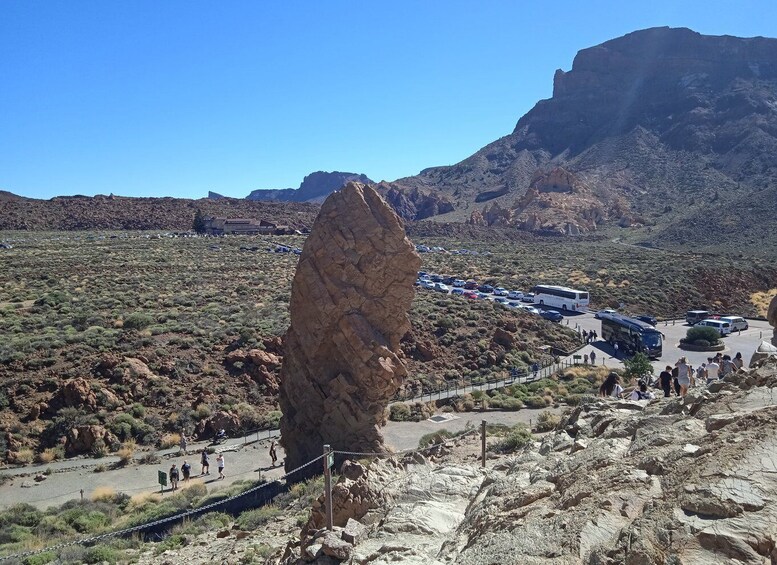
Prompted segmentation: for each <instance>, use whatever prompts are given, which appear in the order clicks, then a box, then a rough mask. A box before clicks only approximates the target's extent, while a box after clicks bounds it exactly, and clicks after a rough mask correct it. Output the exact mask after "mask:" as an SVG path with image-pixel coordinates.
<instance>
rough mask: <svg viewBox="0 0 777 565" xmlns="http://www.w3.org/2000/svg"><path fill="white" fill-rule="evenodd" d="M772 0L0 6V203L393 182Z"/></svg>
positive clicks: (746, 25)
mask: <svg viewBox="0 0 777 565" xmlns="http://www.w3.org/2000/svg"><path fill="white" fill-rule="evenodd" d="M775 22H777V2H774V0H768V1H766V0H757V1H755V0H752V1H747V0H742V1H739V2H730V1H729V2H721V1H717V0H708V1H704V2H690V1H689V2H683V1H681V0H673V1H664V0H654V1H652V2H649V3H648V2H623V1H619V2H609V1H595V0H589V1H587V2H580V1H579V0H577V1H566V0H563V1H556V2H521V1H519V0H515V1H512V2H507V1H487V0H484V1H482V2H473V1H470V2H459V1H456V0H419V1H415V2H410V1H401V0H393V1H391V2H368V1H362V2H356V1H353V2H340V1H336V0H332V1H326V2H322V1H315V2H314V1H310V2H305V1H291V2H281V1H277V2H274V1H270V0H268V1H251V2H197V1H186V2H183V1H181V2H178V1H170V0H166V1H163V2H159V1H153V2H151V1H148V2H143V1H133V2H104V1H93V2H86V1H77V0H72V1H68V2H40V1H32V0H18V1H17V0H3V1H2V2H0V77H1V78H2V83H1V84H2V86H0V190H9V191H11V192H14V193H17V194H21V195H24V196H30V197H35V198H50V197H52V196H56V195H61V194H87V195H93V194H108V193H114V194H120V195H125V196H178V197H187V198H199V197H203V196H205V195H206V194H207V191H208V190H213V191H216V192H220V193H222V194H225V195H228V196H235V197H243V196H245V195H247V194H248V193H249V192H250V191H251V190H253V189H256V188H286V187H296V186H298V185H299V183H300V181H301V180H302V178H303V177H304V176H305V175H306V174H308V173H310V172H313V171H316V170H327V171H331V170H341V171H351V172H359V173H365V174H367V175H368V176H370V177H371V178H373V179H375V180H382V179H385V180H394V179H396V178H400V177H403V176H408V175H413V174H416V173H418V172H419V171H420V170H421V169H423V168H425V167H429V166H435V165H446V164H453V163H456V162H458V161H460V160H461V159H463V158H465V157H467V156H468V155H471V154H472V153H474V152H475V151H477V150H478V149H479V148H481V147H482V146H483V145H486V144H487V143H489V142H491V141H493V140H495V139H497V138H499V137H501V136H503V135H506V134H508V133H510V131H512V129H513V127H514V126H515V122H516V121H517V120H518V118H519V117H520V116H521V115H523V114H524V113H526V112H527V111H528V110H529V109H531V107H532V106H533V105H534V104H535V103H536V102H537V101H538V100H540V99H542V98H548V97H550V96H551V94H552V83H553V73H554V71H555V70H556V69H557V68H562V69H564V70H568V69H569V68H571V66H572V60H573V58H574V55H575V53H576V52H577V51H578V50H580V49H583V48H586V47H590V46H592V45H596V44H598V43H601V42H603V41H606V40H608V39H612V38H614V37H618V36H621V35H624V34H626V33H628V32H631V31H634V30H637V29H643V28H647V27H653V26H660V25H669V26H673V27H681V26H682V27H690V28H692V29H694V30H696V31H699V32H701V33H706V34H713V35H722V34H728V35H738V36H744V37H750V36H757V35H763V36H772V37H774V36H776V35H777V28H775V26H774V24H775Z"/></svg>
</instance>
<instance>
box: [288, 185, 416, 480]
mask: <svg viewBox="0 0 777 565" xmlns="http://www.w3.org/2000/svg"><path fill="white" fill-rule="evenodd" d="M420 265H421V260H420V258H419V257H418V255H417V254H416V252H415V250H414V248H413V245H412V244H411V242H410V240H408V239H407V237H406V235H405V230H404V228H403V226H402V223H401V222H400V220H399V218H398V217H397V215H396V214H395V213H394V212H393V211H392V210H391V208H390V207H389V206H388V205H387V204H386V202H385V201H384V200H383V199H382V198H381V197H380V196H379V195H378V194H377V193H376V192H375V191H374V190H373V189H372V188H370V187H368V186H366V185H363V184H359V183H354V182H351V183H348V185H346V186H345V188H343V189H342V190H340V191H338V192H334V193H332V194H331V195H330V196H329V197H328V198H327V199H326V201H325V202H324V204H323V206H322V207H321V211H320V213H319V215H318V218H317V219H316V221H315V223H314V225H313V229H312V231H311V234H310V236H309V237H308V239H307V242H306V243H305V246H304V248H303V250H302V255H301V257H300V261H299V265H298V266H297V272H296V274H295V275H294V281H293V283H292V289H291V303H290V315H291V326H290V327H289V330H288V332H287V333H286V337H285V341H284V350H285V354H284V358H283V367H282V369H281V387H280V405H281V410H282V411H283V418H282V419H281V434H282V443H283V446H284V448H285V450H286V454H287V458H286V469H287V471H289V470H292V469H294V468H296V467H297V466H299V465H301V464H303V463H306V462H307V461H309V460H311V459H313V458H315V457H316V456H318V455H320V454H321V453H322V446H323V445H324V444H330V445H331V446H332V447H333V448H334V449H337V450H344V451H357V452H364V451H366V452H383V451H385V447H384V445H383V435H382V434H381V432H380V427H381V426H382V425H383V424H384V423H385V410H386V406H387V404H388V401H389V399H390V398H391V397H392V396H393V395H394V393H395V392H396V391H397V389H398V388H399V387H400V385H401V383H402V380H403V379H404V378H405V376H406V370H405V367H404V364H403V363H402V360H401V358H400V357H399V355H401V353H400V348H399V341H400V339H401V338H402V337H403V336H404V335H405V333H406V332H407V331H408V330H409V328H410V322H409V319H408V317H407V312H408V310H409V308H410V303H411V302H412V300H413V295H414V289H413V282H414V281H415V278H416V275H417V272H418V268H419V267H420Z"/></svg>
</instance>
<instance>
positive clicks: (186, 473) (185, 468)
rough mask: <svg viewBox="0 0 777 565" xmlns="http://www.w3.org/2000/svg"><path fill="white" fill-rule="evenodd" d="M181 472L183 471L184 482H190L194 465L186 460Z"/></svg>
mask: <svg viewBox="0 0 777 565" xmlns="http://www.w3.org/2000/svg"><path fill="white" fill-rule="evenodd" d="M181 473H183V482H185V483H188V482H189V476H190V475H191V473H192V466H191V465H189V462H188V461H184V462H183V465H181Z"/></svg>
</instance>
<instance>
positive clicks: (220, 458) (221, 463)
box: [216, 453, 224, 479]
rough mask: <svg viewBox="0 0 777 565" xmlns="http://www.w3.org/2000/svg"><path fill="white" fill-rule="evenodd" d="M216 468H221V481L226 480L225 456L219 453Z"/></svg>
mask: <svg viewBox="0 0 777 565" xmlns="http://www.w3.org/2000/svg"><path fill="white" fill-rule="evenodd" d="M216 466H217V467H218V468H219V479H223V478H224V454H223V453H219V455H218V457H216Z"/></svg>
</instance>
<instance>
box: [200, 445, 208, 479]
mask: <svg viewBox="0 0 777 565" xmlns="http://www.w3.org/2000/svg"><path fill="white" fill-rule="evenodd" d="M200 463H202V472H201V473H200V475H210V461H209V460H208V449H207V448H203V449H202V455H201V456H200Z"/></svg>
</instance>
